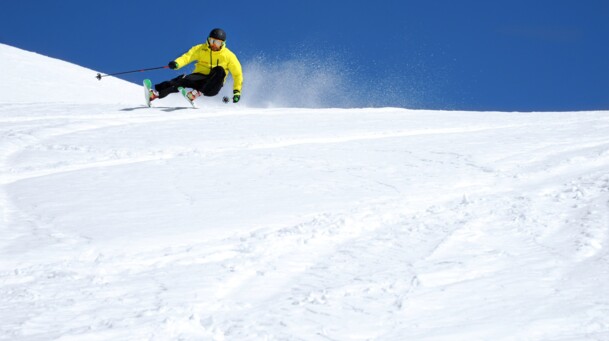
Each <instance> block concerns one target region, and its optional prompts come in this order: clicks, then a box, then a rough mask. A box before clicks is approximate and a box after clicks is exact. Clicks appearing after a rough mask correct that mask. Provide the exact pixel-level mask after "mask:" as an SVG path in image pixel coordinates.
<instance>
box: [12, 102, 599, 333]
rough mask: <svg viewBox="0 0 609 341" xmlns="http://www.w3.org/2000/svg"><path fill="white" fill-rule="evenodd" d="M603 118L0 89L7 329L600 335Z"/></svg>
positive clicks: (133, 331) (552, 114) (55, 331)
mask: <svg viewBox="0 0 609 341" xmlns="http://www.w3.org/2000/svg"><path fill="white" fill-rule="evenodd" d="M607 128H609V119H607V118H606V113H602V112H589V113H529V114H523V113H466V112H462V113H457V112H424V111H409V110H401V109H391V108H389V109H353V110H339V109H317V110H316V109H230V110H226V109H218V108H211V109H205V108H204V109H200V110H181V109H180V110H176V109H174V108H171V107H167V108H163V107H158V108H152V109H147V108H139V107H128V106H120V105H108V104H103V105H95V106H91V105H82V104H65V103H38V104H37V103H21V104H10V103H9V104H0V147H1V149H0V165H1V167H0V169H1V173H0V185H1V186H2V187H1V191H0V204H1V207H2V222H3V227H2V231H3V234H2V236H1V237H0V250H2V251H1V254H2V256H3V257H4V259H3V261H2V262H1V263H0V266H1V267H0V317H1V318H2V323H1V324H0V339H6V340H49V339H61V340H70V339H75V340H76V339H78V340H82V339H112V340H121V339H123V340H132V339H149V340H167V339H172V340H173V339H193V340H194V339H213V340H284V339H291V340H584V339H585V340H607V339H609V296H608V295H607V294H606V293H605V291H606V288H605V285H604V284H605V283H606V282H607V280H609V268H608V265H609V257H608V255H607V242H608V238H609V236H608V228H609V207H608V203H609V173H607V169H609V140H608V139H607V137H606V132H607V131H608V130H607Z"/></svg>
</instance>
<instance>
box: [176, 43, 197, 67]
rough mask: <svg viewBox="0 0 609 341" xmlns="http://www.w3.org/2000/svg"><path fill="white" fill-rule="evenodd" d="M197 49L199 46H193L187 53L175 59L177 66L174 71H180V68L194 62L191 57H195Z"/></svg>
mask: <svg viewBox="0 0 609 341" xmlns="http://www.w3.org/2000/svg"><path fill="white" fill-rule="evenodd" d="M198 48H199V45H197V46H193V47H192V48H191V49H190V50H188V52H186V53H184V54H183V55H181V56H180V57H178V58H176V59H175V60H174V62H175V63H176V64H177V65H178V67H177V68H176V69H181V68H182V67H184V66H186V65H188V64H190V63H192V62H193V61H194V60H195V59H193V56H194V55H195V53H196V51H197V49H198Z"/></svg>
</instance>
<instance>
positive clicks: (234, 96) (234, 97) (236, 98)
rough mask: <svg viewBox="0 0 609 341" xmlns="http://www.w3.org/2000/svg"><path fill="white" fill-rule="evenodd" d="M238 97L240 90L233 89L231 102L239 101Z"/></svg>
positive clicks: (239, 97) (239, 96)
mask: <svg viewBox="0 0 609 341" xmlns="http://www.w3.org/2000/svg"><path fill="white" fill-rule="evenodd" d="M240 99H241V91H239V90H233V103H237V102H239V100H240Z"/></svg>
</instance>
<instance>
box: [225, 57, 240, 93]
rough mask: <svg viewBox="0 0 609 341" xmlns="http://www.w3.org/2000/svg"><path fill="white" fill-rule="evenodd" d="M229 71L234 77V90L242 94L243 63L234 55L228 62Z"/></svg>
mask: <svg viewBox="0 0 609 341" xmlns="http://www.w3.org/2000/svg"><path fill="white" fill-rule="evenodd" d="M228 71H230V73H231V74H232V75H233V90H237V91H239V92H241V86H242V85H243V70H241V63H239V59H237V56H235V55H234V54H233V55H231V57H230V59H229V62H228Z"/></svg>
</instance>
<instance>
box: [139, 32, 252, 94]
mask: <svg viewBox="0 0 609 341" xmlns="http://www.w3.org/2000/svg"><path fill="white" fill-rule="evenodd" d="M195 60H196V61H197V63H196V65H195V70H194V71H193V73H191V74H189V75H180V76H178V77H176V78H174V79H171V80H169V81H165V82H162V83H159V84H156V85H155V86H154V88H155V90H152V89H150V101H152V100H155V99H157V98H163V97H165V96H167V95H169V94H170V93H175V92H179V91H180V89H179V88H191V89H192V90H191V91H189V92H187V93H186V96H187V97H188V99H189V100H190V101H191V102H192V101H194V99H195V98H197V97H199V96H201V95H203V96H215V95H217V94H218V92H220V89H222V86H224V81H225V80H226V77H227V76H228V72H230V73H231V74H232V75H233V103H237V102H239V100H240V99H241V85H242V84H243V72H242V70H241V64H240V63H239V60H238V59H237V56H235V54H234V53H233V52H232V51H231V50H229V49H228V48H227V47H226V32H224V30H222V29H220V28H214V29H213V30H211V32H210V33H209V37H208V38H207V41H206V42H205V43H204V44H199V45H196V46H193V47H192V48H191V49H190V50H189V51H188V52H186V53H184V54H183V55H182V56H180V57H178V58H176V59H175V60H172V61H170V62H169V64H167V65H168V66H169V68H170V69H172V70H177V69H181V68H182V67H184V66H186V65H188V64H190V63H192V62H193V61H195Z"/></svg>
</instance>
